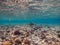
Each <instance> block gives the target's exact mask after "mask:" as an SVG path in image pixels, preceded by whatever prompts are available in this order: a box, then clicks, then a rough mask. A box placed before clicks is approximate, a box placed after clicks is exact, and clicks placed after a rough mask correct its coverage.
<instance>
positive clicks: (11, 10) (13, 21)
mask: <svg viewBox="0 0 60 45" xmlns="http://www.w3.org/2000/svg"><path fill="white" fill-rule="evenodd" d="M0 2H4V1H0ZM20 5H24V4H20ZM20 5H19V4H18V3H16V5H14V6H9V5H5V4H4V3H0V25H20V24H21V25H23V24H29V23H31V22H33V23H36V24H43V25H60V0H33V1H31V2H29V3H28V5H27V6H25V5H24V6H25V7H23V8H21V7H20Z"/></svg>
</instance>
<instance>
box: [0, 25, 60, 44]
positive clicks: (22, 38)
mask: <svg viewBox="0 0 60 45" xmlns="http://www.w3.org/2000/svg"><path fill="white" fill-rule="evenodd" d="M0 45H60V30H58V29H56V28H55V27H50V26H41V25H34V24H30V25H23V26H19V25H16V26H0Z"/></svg>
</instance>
